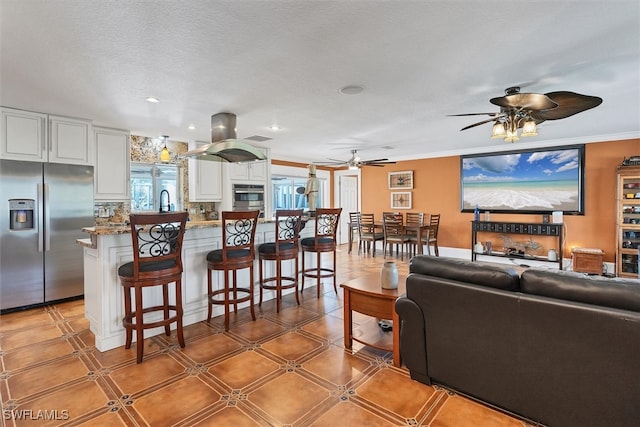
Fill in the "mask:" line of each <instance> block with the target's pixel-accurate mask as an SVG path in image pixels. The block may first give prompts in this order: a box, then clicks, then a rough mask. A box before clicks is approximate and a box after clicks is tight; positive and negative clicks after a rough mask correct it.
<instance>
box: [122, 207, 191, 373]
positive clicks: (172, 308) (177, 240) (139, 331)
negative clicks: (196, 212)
mask: <svg viewBox="0 0 640 427" xmlns="http://www.w3.org/2000/svg"><path fill="white" fill-rule="evenodd" d="M187 216H188V213H187V212H175V213H161V214H157V213H153V214H133V215H131V216H130V222H131V238H132V241H133V261H132V262H128V263H126V264H123V265H121V266H120V267H119V268H118V276H119V277H120V282H121V283H122V286H123V288H124V318H123V319H122V325H123V326H124V328H125V331H126V343H125V348H131V341H132V336H133V331H134V330H135V331H136V351H137V356H136V362H137V363H140V362H142V356H143V351H144V330H145V329H149V328H156V327H158V326H164V331H165V334H166V335H167V336H169V335H170V334H171V331H170V324H171V323H174V322H175V323H176V332H177V334H178V342H179V343H180V347H182V348H184V346H185V344H184V336H183V334H182V239H183V237H184V231H185V223H186V221H187ZM170 283H175V303H174V304H170V301H169V284H170ZM149 286H162V305H157V306H152V307H144V304H143V301H142V289H143V288H146V287H149ZM132 290H133V293H134V298H135V309H134V308H133V307H132V303H131V291H132ZM153 312H162V314H163V316H162V319H160V320H156V321H148V322H145V320H144V315H145V314H146V313H153ZM171 312H173V315H171ZM148 317H149V316H148Z"/></svg>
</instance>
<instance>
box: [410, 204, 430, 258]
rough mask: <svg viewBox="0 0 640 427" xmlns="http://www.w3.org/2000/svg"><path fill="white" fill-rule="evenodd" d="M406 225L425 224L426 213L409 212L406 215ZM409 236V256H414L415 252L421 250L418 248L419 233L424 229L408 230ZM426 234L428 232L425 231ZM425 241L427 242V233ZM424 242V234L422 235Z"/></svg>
mask: <svg viewBox="0 0 640 427" xmlns="http://www.w3.org/2000/svg"><path fill="white" fill-rule="evenodd" d="M405 224H406V225H423V224H424V213H423V212H407V216H406V221H405ZM406 231H407V233H406V234H407V238H408V239H409V242H408V243H407V247H408V249H409V256H413V255H414V254H416V253H418V252H420V250H419V248H418V233H422V230H414V229H412V230H406ZM425 234H426V233H425ZM424 237H425V239H424V241H425V242H426V235H425V236H424ZM421 242H422V235H421Z"/></svg>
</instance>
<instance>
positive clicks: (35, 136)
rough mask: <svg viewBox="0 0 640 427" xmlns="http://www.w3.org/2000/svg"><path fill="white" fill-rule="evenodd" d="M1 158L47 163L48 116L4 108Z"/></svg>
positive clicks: (0, 148)
mask: <svg viewBox="0 0 640 427" xmlns="http://www.w3.org/2000/svg"><path fill="white" fill-rule="evenodd" d="M1 126H2V129H1V136H0V138H1V147H0V158H2V159H9V160H23V161H30V162H46V161H47V152H48V151H47V115H46V114H40V113H32V112H30V111H22V110H14V109H12V108H2V124H1Z"/></svg>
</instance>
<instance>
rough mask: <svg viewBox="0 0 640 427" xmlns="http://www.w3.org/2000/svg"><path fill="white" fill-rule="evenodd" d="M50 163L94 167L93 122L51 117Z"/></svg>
mask: <svg viewBox="0 0 640 427" xmlns="http://www.w3.org/2000/svg"><path fill="white" fill-rule="evenodd" d="M49 133H50V137H49V162H51V163H66V164H74V165H93V150H92V148H93V144H91V142H90V137H91V122H90V121H88V120H80V119H71V118H68V117H59V116H49Z"/></svg>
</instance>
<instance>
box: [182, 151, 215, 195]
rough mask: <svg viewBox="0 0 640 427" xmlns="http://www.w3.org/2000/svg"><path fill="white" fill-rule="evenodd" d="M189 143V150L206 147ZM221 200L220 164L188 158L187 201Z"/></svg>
mask: <svg viewBox="0 0 640 427" xmlns="http://www.w3.org/2000/svg"><path fill="white" fill-rule="evenodd" d="M208 144H209V143H208V142H190V143H189V150H193V149H195V148H198V147H201V146H203V145H208ZM221 200H222V163H221V162H217V161H210V160H198V159H196V158H193V157H191V158H189V201H190V202H219V201H221Z"/></svg>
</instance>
